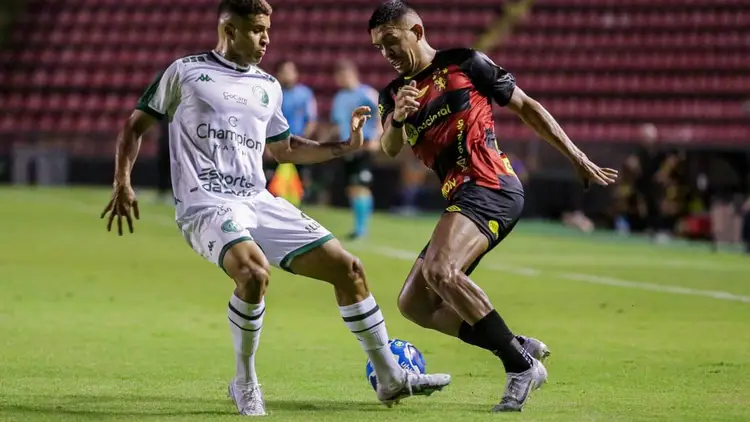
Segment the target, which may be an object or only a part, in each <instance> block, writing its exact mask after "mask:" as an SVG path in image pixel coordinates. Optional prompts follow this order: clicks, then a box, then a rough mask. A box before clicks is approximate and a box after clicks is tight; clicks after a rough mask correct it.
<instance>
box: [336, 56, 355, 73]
mask: <svg viewBox="0 0 750 422" xmlns="http://www.w3.org/2000/svg"><path fill="white" fill-rule="evenodd" d="M344 70H351V71H352V72H355V73H356V72H357V65H356V64H354V62H353V61H351V60H349V59H340V60H339V61H337V62H336V63H335V64H334V65H333V71H334V72H337V73H338V72H342V71H344Z"/></svg>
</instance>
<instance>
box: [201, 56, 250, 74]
mask: <svg viewBox="0 0 750 422" xmlns="http://www.w3.org/2000/svg"><path fill="white" fill-rule="evenodd" d="M211 56H213V58H214V59H216V61H217V62H219V64H221V65H222V66H225V67H228V68H230V69H234V70H236V71H238V72H243V73H244V72H247V71H249V70H250V69H251V68H252V67H253V66H252V65H250V66H240V65H238V64H237V63H235V62H233V61H229V60H227V59H226V58H224V56H222V55H221V54H219V53H217V52H216V50H211Z"/></svg>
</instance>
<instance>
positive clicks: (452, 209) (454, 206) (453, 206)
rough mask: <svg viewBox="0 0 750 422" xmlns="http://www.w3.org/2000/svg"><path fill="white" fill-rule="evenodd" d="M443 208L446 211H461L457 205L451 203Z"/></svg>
mask: <svg viewBox="0 0 750 422" xmlns="http://www.w3.org/2000/svg"><path fill="white" fill-rule="evenodd" d="M445 210H446V211H448V212H460V211H461V207H459V206H458V205H451V206H450V207H448V208H446V209H445Z"/></svg>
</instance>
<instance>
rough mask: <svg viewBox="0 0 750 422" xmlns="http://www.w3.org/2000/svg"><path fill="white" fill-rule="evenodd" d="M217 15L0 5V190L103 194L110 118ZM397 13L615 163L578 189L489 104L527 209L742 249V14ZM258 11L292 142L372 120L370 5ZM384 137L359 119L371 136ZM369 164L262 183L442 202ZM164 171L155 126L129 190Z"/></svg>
mask: <svg viewBox="0 0 750 422" xmlns="http://www.w3.org/2000/svg"><path fill="white" fill-rule="evenodd" d="M216 3H217V2H216V1H214V0H175V1H172V2H168V3H164V2H159V1H156V0H65V1H63V0H57V1H54V0H28V1H20V0H5V1H4V2H3V4H2V5H1V6H0V16H2V19H0V35H1V36H2V38H1V41H0V99H1V100H0V107H2V113H0V182H5V183H13V184H40V185H62V184H101V185H106V184H109V183H111V174H112V159H113V154H114V142H115V138H116V134H117V131H118V130H119V128H120V125H121V123H122V121H123V120H124V119H125V118H126V117H127V116H128V115H129V113H130V111H131V110H132V109H133V107H134V105H135V102H136V100H137V98H138V96H139V95H140V92H141V90H142V89H143V88H144V87H146V86H147V85H148V83H149V82H150V81H151V79H152V78H153V77H154V75H155V74H156V73H157V72H158V71H159V70H161V69H163V68H165V67H166V66H167V65H168V64H169V63H170V62H171V61H173V60H174V59H175V58H177V57H180V56H183V55H186V54H189V53H196V52H201V51H208V50H210V49H211V48H212V47H213V46H214V43H215V8H216ZM410 3H411V4H412V5H413V6H414V7H415V8H417V10H418V11H419V12H420V14H421V16H422V18H423V19H424V22H425V26H426V35H427V37H428V39H429V41H430V43H431V44H432V45H433V46H435V47H438V48H451V47H474V48H477V49H480V50H481V51H484V52H486V53H487V54H488V55H489V56H490V57H491V58H492V59H493V60H494V61H495V62H496V63H498V64H499V65H500V66H503V67H505V68H507V69H508V70H510V71H511V72H513V73H514V74H515V75H516V78H517V81H518V84H519V86H522V87H523V88H524V90H525V91H526V92H528V93H529V94H530V95H532V96H534V97H535V98H537V99H538V100H540V102H541V103H542V104H544V105H545V106H546V107H547V109H548V110H549V111H550V112H551V113H552V115H554V116H555V117H556V118H557V119H558V120H559V121H560V123H561V124H562V126H563V128H564V129H566V131H567V133H568V134H569V136H570V137H571V139H572V140H573V141H574V142H576V143H577V144H579V145H580V146H581V147H582V149H584V150H585V151H587V153H588V154H589V156H591V157H592V158H593V159H594V161H595V162H597V163H600V164H602V165H606V166H609V167H617V168H619V169H620V174H621V181H620V182H619V183H618V184H617V185H616V187H615V188H613V189H597V188H594V189H592V190H591V191H589V192H583V191H582V190H581V186H580V184H579V182H578V181H577V180H576V179H575V175H574V174H573V172H572V169H571V168H570V166H569V165H567V163H566V162H565V159H564V158H563V157H561V156H560V155H559V154H558V153H557V152H556V151H554V150H553V149H552V148H551V147H549V146H548V145H546V143H545V142H544V141H542V140H540V139H538V138H537V137H536V136H535V134H534V133H533V131H531V130H530V129H528V128H526V127H525V126H523V125H522V123H521V122H520V121H517V119H516V118H515V117H514V116H513V115H512V114H510V113H507V112H506V111H504V110H502V109H501V108H499V107H498V108H497V110H496V117H497V119H496V120H497V128H496V132H497V134H498V143H499V145H500V147H501V148H502V149H503V150H504V151H505V152H506V153H507V154H508V155H509V156H510V157H511V158H512V164H513V166H514V168H515V170H516V172H517V173H518V174H519V176H520V177H521V178H522V180H523V182H524V184H525V186H526V190H527V205H526V210H525V213H526V215H527V217H529V218H540V219H552V220H559V221H561V222H562V223H563V224H566V225H569V226H572V227H575V228H576V229H578V230H581V231H584V232H591V231H593V230H594V229H612V230H616V231H617V232H619V233H622V234H623V235H631V234H643V235H648V236H650V237H651V238H653V240H654V241H655V242H669V241H671V240H673V239H675V238H688V239H694V240H701V241H706V242H708V244H710V245H713V247H715V248H724V247H727V248H745V249H746V250H747V251H748V252H750V125H748V118H750V54H748V51H750V2H748V1H745V0H619V1H615V0H503V1H498V0H472V1H460V2H459V1H447V0H414V1H412V2H410ZM271 5H272V6H273V7H274V13H273V16H272V26H273V28H272V33H271V45H270V48H269V53H268V55H267V57H266V59H265V60H264V61H263V63H262V64H261V67H262V68H264V69H265V70H266V71H268V72H270V73H272V74H273V75H275V76H276V77H277V78H278V80H279V81H280V83H281V84H282V87H283V89H284V110H283V111H284V114H285V116H286V118H287V120H288V121H289V123H290V126H291V130H292V132H293V133H294V134H297V135H302V136H306V137H310V138H313V139H317V140H337V139H338V140H341V139H346V137H347V135H346V134H347V133H348V116H349V114H350V113H351V110H352V109H353V107H356V106H358V105H370V106H371V107H373V109H374V110H375V109H377V93H378V91H379V90H380V89H381V88H383V87H384V86H385V85H386V84H387V83H388V82H389V81H390V80H391V79H393V78H394V77H396V75H395V74H394V71H393V70H392V69H391V68H390V67H389V65H388V63H387V62H386V61H385V60H383V59H382V58H381V57H379V53H378V52H377V51H376V50H375V49H374V48H373V47H372V46H371V45H370V39H369V35H368V34H367V31H366V27H367V25H366V23H367V20H368V18H369V14H370V13H371V11H372V9H373V8H374V6H375V5H377V2H376V1H365V0H351V1H349V2H343V3H342V2H333V1H330V0H276V1H271ZM380 130H382V128H380V125H379V122H378V121H377V119H374V120H373V121H371V122H370V124H369V125H368V127H367V128H366V132H367V137H368V138H369V139H372V140H376V139H377V137H378V134H379V131H380ZM368 157H369V158H368V160H369V161H370V163H369V164H371V165H368V166H366V167H362V168H352V167H351V166H352V164H351V163H348V162H346V161H345V160H337V161H334V162H330V163H324V164H320V165H314V166H305V167H297V168H289V167H286V166H277V165H275V164H274V163H273V162H272V160H271V159H270V158H269V159H268V160H267V163H266V171H267V174H268V176H269V182H270V183H271V184H274V183H276V184H275V185H273V186H272V189H274V190H275V191H276V192H277V193H278V194H283V195H286V196H290V197H292V199H295V200H298V201H300V202H302V203H303V204H325V205H332V206H352V207H359V206H362V207H365V208H367V207H369V208H373V207H374V208H375V209H380V210H386V211H390V212H397V213H405V214H414V213H419V212H433V211H437V210H439V209H440V208H441V204H442V203H443V199H442V197H441V195H440V187H439V183H438V181H437V179H436V178H435V177H434V176H433V175H431V174H430V173H429V171H428V170H427V169H425V168H424V167H423V166H422V165H421V164H420V163H419V162H417V161H416V160H415V159H414V158H413V156H412V155H411V153H410V152H408V151H407V152H406V153H402V154H401V155H400V156H399V157H398V158H397V160H395V161H394V160H391V159H388V158H387V157H385V155H384V154H382V153H381V152H379V146H378V145H377V143H376V142H374V141H373V142H372V143H371V144H370V154H369V155H368ZM347 166H349V168H347ZM282 170H283V171H282ZM168 172H169V165H168V143H167V139H166V130H165V128H162V130H161V131H154V133H152V134H150V139H149V140H148V141H147V142H145V143H144V146H143V150H142V152H141V158H139V161H138V163H137V168H136V170H135V171H134V184H136V185H138V186H151V187H157V188H158V190H159V192H161V193H162V195H163V196H160V197H158V198H157V200H163V201H170V200H171V196H170V193H169V174H168ZM290 189H291V190H290ZM367 197H369V198H371V199H370V200H369V201H370V203H369V204H368V203H365V202H362V201H365V200H359V199H357V198H367ZM303 206H304V205H303ZM355 224H356V223H355ZM362 224H365V223H362ZM356 231H357V228H356V227H355V233H356Z"/></svg>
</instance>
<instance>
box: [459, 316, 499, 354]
mask: <svg viewBox="0 0 750 422" xmlns="http://www.w3.org/2000/svg"><path fill="white" fill-rule="evenodd" d="M458 338H459V340H461V341H463V342H464V343H468V344H471V345H472V346H477V347H480V348H482V349H484V350H489V351H492V350H493V348H492V343H490V342H488V341H486V340H485V338H484V337H482V336H480V335H479V334H477V332H476V331H474V328H473V327H472V326H471V325H469V323H468V322H466V321H464V322H462V323H461V327H460V328H459V329H458Z"/></svg>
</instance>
